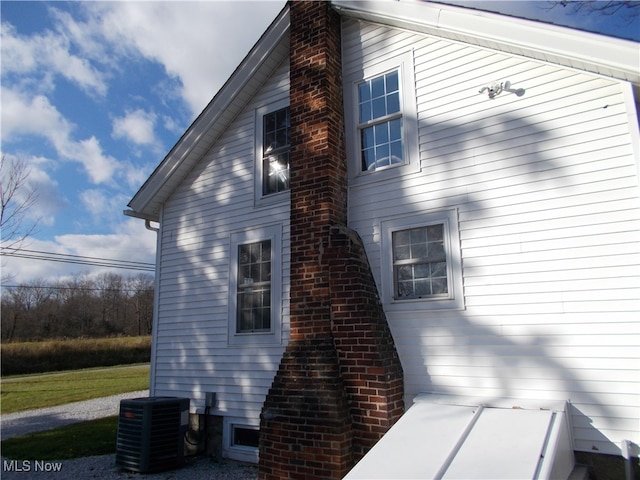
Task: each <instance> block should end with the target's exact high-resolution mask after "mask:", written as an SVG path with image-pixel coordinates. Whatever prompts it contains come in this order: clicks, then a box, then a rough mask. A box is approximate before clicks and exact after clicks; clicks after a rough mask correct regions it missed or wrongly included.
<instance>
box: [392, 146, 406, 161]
mask: <svg viewBox="0 0 640 480" xmlns="http://www.w3.org/2000/svg"><path fill="white" fill-rule="evenodd" d="M402 156H403V154H402V142H393V143H392V144H391V163H392V164H395V163H402V162H403V160H402Z"/></svg>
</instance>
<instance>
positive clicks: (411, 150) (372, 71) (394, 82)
mask: <svg viewBox="0 0 640 480" xmlns="http://www.w3.org/2000/svg"><path fill="white" fill-rule="evenodd" d="M344 98H345V120H346V126H347V128H346V130H345V133H346V141H347V156H348V159H349V176H350V179H351V181H352V183H351V184H352V185H357V184H358V183H362V182H365V183H366V182H373V181H379V180H383V179H386V178H389V177H393V176H397V175H403V174H405V173H415V172H418V171H419V170H420V161H419V156H418V122H417V114H416V104H417V100H416V94H415V79H414V71H413V53H412V52H405V53H402V54H400V55H398V56H394V57H393V58H391V59H389V60H386V61H383V62H380V63H376V64H374V65H371V66H366V67H365V66H363V67H362V69H361V70H357V71H355V72H354V73H352V74H351V75H348V76H347V77H346V78H345V82H344Z"/></svg>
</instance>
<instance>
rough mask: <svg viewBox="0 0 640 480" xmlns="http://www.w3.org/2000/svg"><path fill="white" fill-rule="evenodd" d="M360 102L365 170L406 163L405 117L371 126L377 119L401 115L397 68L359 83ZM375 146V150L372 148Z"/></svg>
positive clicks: (363, 168)
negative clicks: (403, 124) (403, 138)
mask: <svg viewBox="0 0 640 480" xmlns="http://www.w3.org/2000/svg"><path fill="white" fill-rule="evenodd" d="M358 104H359V115H360V120H359V123H360V124H361V127H360V128H361V131H362V134H361V138H360V141H361V145H360V150H361V152H362V170H363V171H367V170H369V171H374V170H376V169H378V168H384V167H388V166H391V165H396V164H400V163H403V162H404V153H403V152H404V149H403V145H402V118H394V119H393V120H387V121H382V122H380V121H379V122H378V123H377V124H375V125H374V126H373V131H372V130H371V128H372V127H371V126H370V125H366V126H365V125H363V124H371V123H372V122H375V120H376V119H384V118H385V117H387V116H388V115H393V114H396V115H397V114H399V113H400V112H401V109H400V91H399V74H398V71H397V70H396V71H393V72H390V73H387V74H385V75H380V76H378V77H375V78H372V79H371V80H368V81H365V82H362V83H360V84H359V85H358ZM372 147H373V148H374V151H373V152H372V151H370V150H369V149H371V148H372Z"/></svg>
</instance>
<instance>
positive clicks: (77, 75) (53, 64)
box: [0, 0, 640, 284]
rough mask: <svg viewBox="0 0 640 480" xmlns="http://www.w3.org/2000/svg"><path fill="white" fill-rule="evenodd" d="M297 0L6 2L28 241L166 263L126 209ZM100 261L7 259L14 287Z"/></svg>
mask: <svg viewBox="0 0 640 480" xmlns="http://www.w3.org/2000/svg"><path fill="white" fill-rule="evenodd" d="M448 3H458V4H464V5H471V6H473V7H475V8H479V7H482V8H487V9H490V10H496V11H502V12H504V13H508V14H511V15H519V16H525V17H530V18H538V19H541V20H544V21H551V22H555V23H559V24H569V25H572V26H574V27H576V28H581V29H587V30H592V31H599V32H603V33H605V34H610V35H619V36H623V37H627V38H629V37H631V38H635V39H636V40H638V37H639V33H640V24H639V22H638V18H636V19H635V20H634V21H629V20H628V19H625V18H622V17H621V16H620V15H617V16H604V15H585V14H582V13H578V14H568V9H567V8H563V7H561V6H557V7H555V8H553V9H549V6H550V4H549V3H548V2H515V1H511V2H482V4H480V3H479V2H453V1H452V2H448ZM284 4H285V2H284V0H280V1H274V0H272V1H269V0H266V1H244V2H242V1H235V2H223V1H200V2H177V1H159V2H89V1H85V2H59V1H55V2H37V1H28V2H15V1H2V2H0V8H1V13H2V52H1V53H2V64H1V69H2V77H1V80H2V92H1V93H2V96H1V99H0V100H1V102H2V104H1V106H2V127H1V131H2V154H3V155H4V157H5V159H6V160H7V161H9V162H11V161H13V160H15V159H20V160H23V161H25V162H26V163H27V164H28V166H29V169H30V174H29V177H28V182H29V186H30V187H33V188H35V190H36V192H37V195H38V199H37V203H36V204H35V205H34V206H33V207H32V208H31V209H30V211H29V218H27V219H26V220H27V221H36V220H37V221H38V227H37V230H36V232H35V233H34V235H33V236H32V237H31V238H30V239H29V241H28V242H27V243H26V244H25V245H23V248H26V249H30V250H36V251H44V252H53V253H59V254H71V255H80V256H92V257H100V258H109V259H119V260H135V261H142V262H150V263H153V262H154V255H155V240H156V238H155V233H153V232H150V231H148V230H146V229H145V228H144V222H143V221H141V220H137V219H130V218H127V217H125V216H124V215H123V214H122V211H123V210H124V209H125V208H126V205H127V203H128V201H129V200H130V199H131V197H132V196H133V195H134V194H135V192H136V191H137V189H138V188H139V187H140V186H141V185H142V183H143V182H144V180H145V179H146V178H147V176H148V175H149V174H150V173H151V172H152V171H153V169H154V168H155V167H156V165H157V164H158V163H159V162H160V161H161V160H162V158H163V157H164V156H165V154H166V153H167V152H168V151H169V150H170V149H171V147H172V146H173V145H174V143H175V142H176V141H177V140H178V138H179V137H180V136H181V135H182V133H183V132H184V131H185V129H186V128H187V127H188V126H189V125H190V123H191V122H192V121H193V119H194V118H195V117H196V116H197V115H198V114H199V113H200V112H201V111H202V109H203V108H204V107H205V106H206V104H207V103H208V102H209V100H210V99H211V98H212V97H213V95H214V94H215V93H216V92H217V90H218V89H219V88H220V87H221V86H222V84H223V83H224V81H225V80H226V79H227V78H228V77H229V75H230V74H231V73H232V72H233V70H234V69H235V67H236V66H237V65H238V63H239V62H240V61H241V60H242V58H243V57H244V56H245V55H246V53H247V52H248V51H249V49H250V48H251V47H252V46H253V44H254V43H255V42H256V41H257V39H258V38H259V37H260V35H261V34H262V32H263V31H264V30H265V29H266V28H267V26H268V25H269V24H270V23H271V21H272V20H273V18H274V17H275V16H276V14H277V13H278V11H280V9H281V8H282V7H283V6H284ZM98 270H100V269H98V268H96V267H93V268H92V267H87V266H81V265H73V264H64V263H53V262H44V261H35V260H26V259H17V258H10V257H2V278H3V279H5V281H7V282H9V283H11V284H13V283H16V282H24V281H30V280H34V279H48V280H49V279H55V278H64V277H66V276H68V275H71V274H73V273H74V272H88V271H91V272H96V271H98ZM118 272H119V273H121V274H123V275H127V274H134V273H136V272H127V271H124V270H120V271H118ZM7 277H10V280H6V279H7Z"/></svg>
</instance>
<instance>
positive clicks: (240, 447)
mask: <svg viewBox="0 0 640 480" xmlns="http://www.w3.org/2000/svg"><path fill="white" fill-rule="evenodd" d="M259 421H260V420H259V419H257V418H240V417H229V416H226V415H225V416H224V419H223V424H222V445H223V456H224V457H225V458H230V459H232V460H238V461H240V462H249V463H258V446H259V442H260V427H259Z"/></svg>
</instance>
